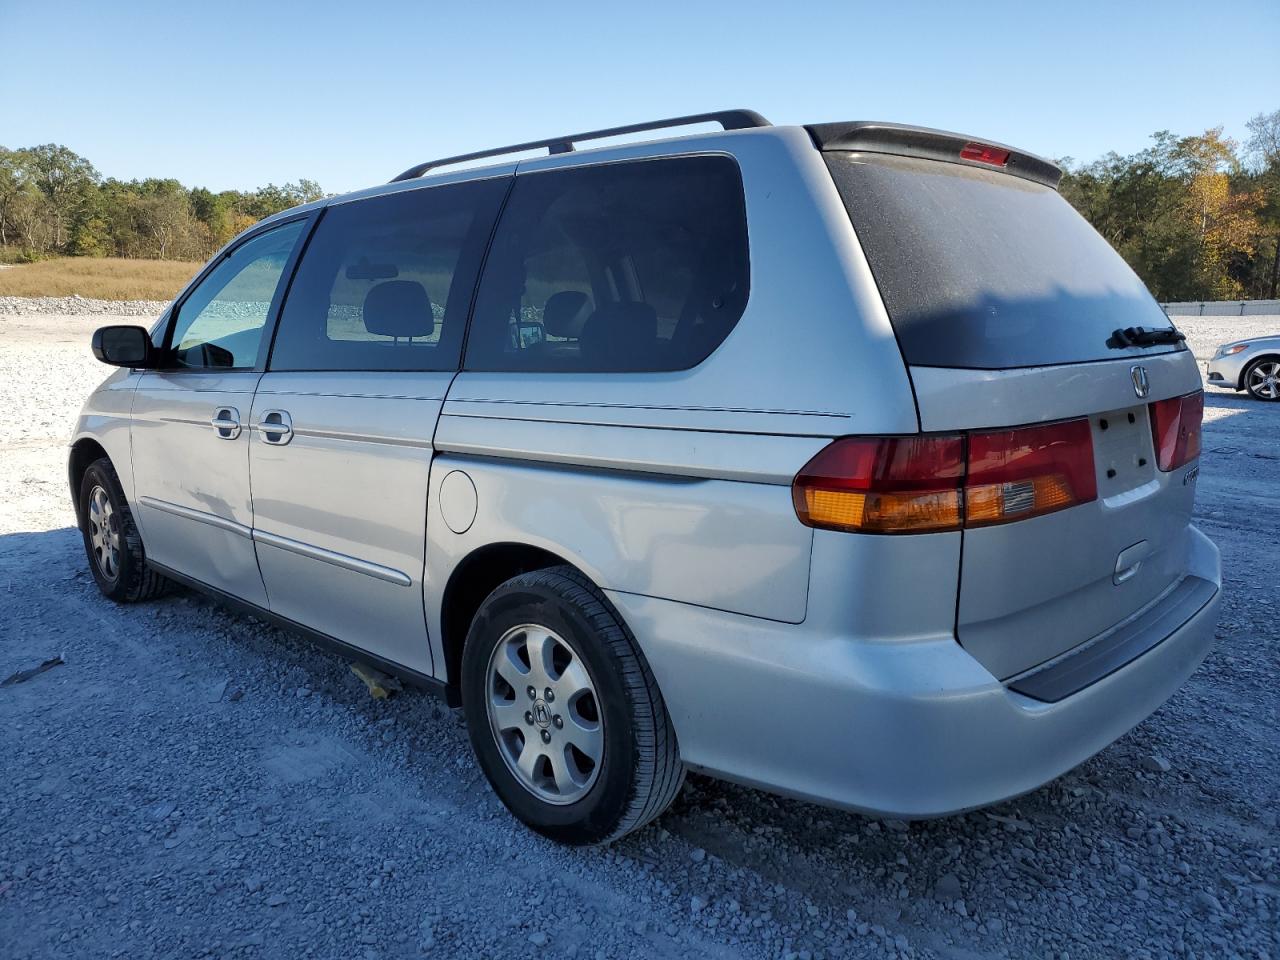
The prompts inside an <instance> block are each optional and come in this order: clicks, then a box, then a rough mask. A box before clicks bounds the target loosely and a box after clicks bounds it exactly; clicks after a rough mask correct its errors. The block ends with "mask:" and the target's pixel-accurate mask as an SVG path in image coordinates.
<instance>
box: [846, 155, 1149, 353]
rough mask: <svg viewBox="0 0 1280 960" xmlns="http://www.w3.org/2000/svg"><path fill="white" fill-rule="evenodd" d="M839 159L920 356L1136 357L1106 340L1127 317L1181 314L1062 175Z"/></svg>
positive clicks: (870, 256)
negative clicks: (1095, 223) (1054, 178)
mask: <svg viewBox="0 0 1280 960" xmlns="http://www.w3.org/2000/svg"><path fill="white" fill-rule="evenodd" d="M827 163H828V165H829V166H830V169H831V173H832V175H833V177H834V178H835V181H836V186H837V187H838V188H839V189H840V193H841V195H842V196H843V198H844V202H845V205H846V206H847V207H848V208H849V214H850V217H851V218H852V220H853V226H854V229H855V231H856V232H857V234H858V238H859V240H860V241H861V242H862V247H863V249H864V250H865V251H866V254H867V260H868V262H869V263H870V265H871V271H872V273H873V274H874V275H875V278H876V283H877V284H878V285H879V287H880V293H881V295H882V296H883V298H884V303H885V307H886V308H887V310H888V311H889V318H890V320H891V321H892V322H893V327H894V330H895V331H896V332H897V335H898V341H899V343H901V345H902V351H903V353H904V355H905V356H906V359H907V362H908V363H913V364H920V365H923V366H943V367H976V368H1000V367H1028V366H1038V365H1041V364H1054V363H1075V362H1080V361H1085V360H1103V359H1114V358H1116V357H1123V356H1126V353H1125V352H1122V351H1119V350H1112V349H1109V348H1108V346H1107V340H1108V338H1110V336H1111V333H1112V331H1114V330H1115V329H1116V328H1118V327H1134V326H1141V327H1148V328H1153V327H1159V328H1167V327H1168V326H1169V318H1168V317H1166V316H1165V314H1164V311H1163V310H1161V309H1160V306H1159V305H1158V304H1157V303H1156V302H1155V300H1153V299H1152V298H1151V295H1150V294H1149V293H1148V292H1147V289H1146V287H1144V286H1143V285H1142V281H1141V280H1139V279H1138V277H1137V275H1136V274H1134V272H1133V271H1132V270H1130V269H1129V266H1128V264H1126V263H1125V262H1124V260H1123V259H1122V258H1121V257H1120V255H1119V254H1117V253H1116V252H1115V251H1114V250H1112V249H1111V247H1110V246H1109V245H1108V244H1107V242H1106V241H1105V240H1103V239H1102V237H1100V236H1099V235H1098V234H1097V232H1096V231H1095V230H1094V229H1093V227H1091V226H1089V224H1088V223H1087V222H1086V221H1085V219H1084V218H1083V217H1081V216H1080V215H1079V214H1078V213H1076V211H1075V210H1074V209H1072V207H1071V205H1070V204H1069V203H1067V201H1065V200H1064V199H1062V197H1061V196H1059V195H1058V193H1057V191H1056V190H1053V189H1052V188H1050V187H1046V186H1043V185H1042V184H1039V183H1033V182H1031V181H1029V180H1023V179H1020V178H1018V177H1014V176H1010V175H1009V174H1006V173H1000V172H997V171H994V170H991V171H987V170H981V169H975V168H970V167H964V166H961V165H959V164H955V163H944V162H941V161H937V160H917V159H909V158H905V157H889V156H882V155H876V154H839V153H834V154H827ZM1170 349H1172V348H1170V347H1167V346H1166V347H1160V348H1157V352H1163V351H1168V350H1170ZM1128 352H1129V353H1135V352H1144V351H1133V350H1131V351H1128ZM1145 352H1152V351H1150V350H1148V351H1145Z"/></svg>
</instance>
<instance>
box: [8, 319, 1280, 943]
mask: <svg viewBox="0 0 1280 960" xmlns="http://www.w3.org/2000/svg"><path fill="white" fill-rule="evenodd" d="M112 309H113V310H114V313H115V314H116V315H117V316H126V315H127V316H133V317H138V316H147V315H155V313H156V312H158V305H142V306H137V307H132V306H131V307H129V308H127V309H121V308H120V307H119V306H118V305H117V306H115V307H114V308H112ZM113 319H115V318H114V317H113V316H111V315H109V314H107V313H106V311H105V310H97V309H94V306H93V305H92V304H87V303H84V302H82V303H78V304H77V303H75V302H72V301H29V302H27V303H26V304H25V306H24V305H23V304H22V303H14V302H0V397H2V398H3V404H2V405H0V450H2V451H3V459H2V461H0V462H2V463H3V469H2V470H0V503H2V504H3V505H4V506H3V507H0V677H4V676H8V675H9V674H10V673H11V672H13V671H15V670H18V669H22V668H26V667H30V666H33V665H34V664H37V663H39V662H41V661H43V660H45V659H46V658H49V657H52V656H54V655H56V654H61V655H62V656H63V657H64V658H65V660H66V663H65V664H64V665H61V666H55V667H53V668H52V669H50V670H48V671H47V672H45V673H42V674H40V675H39V676H36V677H35V678H33V679H31V680H30V681H28V682H25V683H21V684H16V685H11V686H7V687H0V730H3V731H4V734H3V736H0V782H3V784H4V785H5V788H4V789H3V790H2V791H0V957H5V958H13V960H18V958H24V957H50V956H55V955H57V956H75V957H129V958H149V957H176V956H183V957H335V958H336V957H341V958H349V957H369V958H375V957H376V958H409V957H421V956H426V955H429V956H439V957H466V956H486V957H490V956H492V957H531V956H547V957H569V956H579V957H634V956H656V957H699V958H701V957H713V958H718V957H725V958H727V957H750V958H765V957H770V958H776V957H785V956H796V957H811V958H817V957H885V956H907V957H948V958H966V960H973V958H986V957H1055V958H1066V957H1070V958H1082V957H1115V956H1126V957H1161V956H1197V957H1234V956H1240V957H1271V956H1276V955H1280V924H1278V923H1277V919H1276V918H1277V916H1278V915H1280V867H1278V865H1277V857H1278V856H1280V829H1278V828H1277V819H1276V813H1277V809H1278V807H1277V801H1280V735H1278V734H1277V721H1278V720H1280V716H1278V706H1280V694H1277V684H1276V677H1275V673H1276V665H1277V663H1278V662H1280V627H1278V626H1277V624H1280V609H1277V605H1278V603H1280V597H1278V596H1277V594H1278V592H1280V591H1278V590H1277V585H1278V584H1277V576H1276V572H1275V571H1276V565H1275V559H1274V557H1275V544H1276V542H1277V538H1278V537H1280V483H1278V482H1277V480H1278V479H1280V477H1278V472H1280V405H1275V406H1269V405H1264V404H1261V403H1255V402H1251V401H1249V400H1246V399H1241V398H1238V397H1237V396H1235V395H1232V394H1229V393H1222V392H1218V391H1212V392H1210V394H1209V398H1208V405H1207V410H1206V417H1207V424H1206V430H1205V453H1204V459H1203V470H1202V474H1201V479H1200V488H1199V509H1198V522H1199V523H1200V524H1201V526H1202V527H1203V528H1204V529H1205V530H1206V532H1208V533H1209V535H1210V536H1212V537H1213V538H1214V539H1215V540H1216V541H1217V543H1218V544H1219V546H1220V547H1221V548H1222V553H1223V561H1224V578H1225V581H1226V595H1225V599H1224V605H1223V609H1222V622H1221V625H1220V627H1219V630H1218V645H1217V647H1216V648H1215V650H1214V651H1213V652H1212V653H1211V654H1210V656H1209V658H1208V660H1207V661H1206V662H1205V664H1204V666H1203V667H1202V668H1201V669H1200V670H1199V672H1198V673H1197V674H1196V675H1195V676H1194V677H1193V678H1192V679H1191V680H1190V682H1188V683H1187V685H1186V686H1185V687H1184V688H1183V689H1182V690H1181V691H1180V692H1179V693H1178V694H1176V695H1175V696H1174V697H1173V699H1172V700H1171V701H1170V702H1169V703H1168V704H1167V705H1166V706H1165V707H1163V708H1162V709H1161V710H1160V711H1159V712H1157V713H1156V714H1155V715H1154V716H1153V717H1152V718H1151V719H1150V720H1148V721H1147V722H1146V723H1144V724H1142V725H1141V726H1140V727H1139V728H1138V729H1136V730H1135V731H1133V732H1132V733H1130V734H1129V735H1128V736H1126V737H1124V738H1123V739H1121V740H1120V741H1119V742H1118V743H1116V744H1115V745H1114V746H1112V747H1110V748H1109V749H1107V750H1105V751H1103V753H1102V754H1101V755H1099V756H1098V757H1096V758H1094V759H1093V760H1091V761H1089V762H1088V763H1086V764H1084V765H1083V766H1082V767H1080V768H1079V769H1077V770H1075V771H1073V772H1071V773H1069V774H1068V775H1066V776H1065V777H1063V778H1061V779H1060V780H1058V781H1056V782H1055V783H1052V784H1050V785H1049V786H1047V787H1044V788H1043V789H1041V790H1038V791H1036V792H1035V793H1032V794H1030V795H1028V796H1026V797H1023V798H1021V799H1019V800H1017V801H1013V802H1010V803H1005V804H1002V805H1000V806H998V807H995V808H992V809H989V810H986V811H979V812H976V813H972V814H969V815H966V816H962V817H954V818H950V819H946V820H941V821H932V822H926V823H912V824H905V823H899V822H893V821H877V820H872V819H868V818H865V817H860V816H855V815H851V814H845V813H840V812H835V811H831V810H825V809H822V808H819V807H816V806H811V805H808V804H804V803H799V802H795V801H789V800H781V799H777V798H775V797H772V796H769V795H767V794H764V793H760V792H757V791H754V790H750V789H746V788H742V787H736V786H730V785H725V784H721V783H716V782H713V781H710V780H706V779H703V778H699V777H692V778H691V779H690V783H689V785H688V786H687V787H686V788H685V791H684V793H683V794H682V795H681V797H680V798H679V799H678V800H677V801H676V804H675V806H674V807H673V808H672V810H671V811H670V812H669V813H668V814H667V815H666V816H665V817H663V818H662V819H661V820H660V821H658V823H657V824H656V825H654V826H652V827H650V828H648V829H646V830H644V831H641V832H640V833H639V834H636V835H633V836H632V837H629V838H627V839H625V840H624V841H622V842H620V843H618V844H615V845H614V846H613V847H611V848H608V849H590V850H568V849H562V848H558V847H556V846H555V845H553V844H551V843H549V842H546V841H543V840H541V839H539V838H537V837H535V836H533V835H531V834H529V833H527V832H526V831H524V830H523V829H522V828H520V827H519V826H518V825H517V824H516V823H515V822H514V821H513V820H512V819H511V818H510V817H509V816H508V815H507V814H506V812H505V811H504V810H503V809H502V807H501V806H500V804H499V803H498V802H497V800H496V799H495V798H494V797H493V795H492V794H491V792H490V791H489V789H488V787H487V785H486V784H485V783H484V781H483V779H482V778H481V775H480V773H479V772H478V770H477V768H476V767H475V765H474V764H473V763H472V760H471V757H470V752H469V747H468V744H467V740H466V736H465V731H464V730H463V727H462V722H461V718H460V716H459V715H457V714H455V713H453V712H451V711H449V710H447V709H445V708H444V707H443V706H442V705H441V704H439V703H438V702H436V701H434V700H432V699H430V698H429V697H427V696H425V695H420V694H414V693H409V694H403V695H401V696H399V697H397V698H395V699H393V700H390V701H375V700H373V699H371V698H370V697H369V695H368V694H367V692H366V691H365V688H364V687H363V685H362V684H361V683H360V681H359V680H357V679H356V678H355V677H354V676H353V675H352V674H351V673H350V672H349V671H348V670H347V668H346V665H345V663H344V662H343V661H342V660H340V659H339V658H336V657H333V656H330V655H328V654H324V653H321V652H319V651H318V650H316V649H315V648H313V647H311V646H310V645H308V644H307V643H306V642H303V641H300V640H298V639H296V638H294V637H292V636H290V635H287V634H285V633H282V632H280V631H277V630H275V629H273V628H270V627H267V626H264V625H263V624H261V623H258V622H256V621H254V620H251V619H247V618H244V617H240V616H235V615H231V614H228V613H225V612H222V611H221V610H219V609H218V608H216V607H214V606H212V605H211V604H210V603H209V602H207V601H206V600H204V599H202V598H200V597H198V596H195V595H193V594H187V593H181V592H179V593H175V594H173V595H171V596H169V597H167V598H165V599H163V600H161V601H158V602H156V603H152V604H146V605H140V606H134V607H117V606H114V605H112V604H110V603H107V602H106V601H104V600H102V599H101V598H100V597H99V596H98V594H97V592H96V590H95V589H94V585H93V581H92V579H91V578H90V577H89V575H88V573H87V571H86V569H85V561H84V557H83V555H82V552H81V547H80V544H79V541H78V537H77V534H76V533H75V531H74V529H73V526H72V524H73V519H72V514H71V509H70V504H69V503H68V496H67V490H66V483H65V479H64V477H65V468H64V461H65V448H64V445H65V443H66V440H67V433H68V431H69V429H70V426H71V424H72V420H73V417H74V414H75V412H76V410H77V408H78V407H79V405H80V403H81V402H82V400H83V398H84V396H85V395H86V394H87V393H88V392H89V390H90V389H91V388H92V387H93V385H94V384H95V383H96V382H98V381H99V380H100V379H102V377H103V375H104V372H105V371H104V369H103V368H102V367H101V366H99V365H97V364H96V363H95V362H94V361H93V360H92V358H91V357H90V356H89V352H88V347H87V339H88V334H89V332H90V331H91V330H92V329H93V327H94V326H96V325H99V324H101V323H103V322H111V321H112V320H113ZM122 322H130V321H128V320H123V321H122ZM135 322H136V321H135ZM1180 322H1181V325H1182V326H1183V328H1184V329H1185V330H1186V331H1187V332H1188V334H1189V335H1190V337H1191V341H1192V344H1193V348H1194V349H1195V350H1196V352H1197V354H1198V355H1200V356H1202V357H1205V356H1207V355H1208V353H1209V352H1211V351H1212V348H1213V346H1214V345H1215V344H1216V343H1218V342H1220V341H1224V340H1228V339H1235V338H1238V337H1241V336H1248V335H1251V334H1257V333H1263V332H1270V331H1273V330H1275V329H1280V318H1273V319H1270V320H1269V319H1267V318H1256V317H1255V318H1244V319H1243V320H1241V319H1239V318H1205V319H1203V320H1199V319H1189V320H1186V321H1180Z"/></svg>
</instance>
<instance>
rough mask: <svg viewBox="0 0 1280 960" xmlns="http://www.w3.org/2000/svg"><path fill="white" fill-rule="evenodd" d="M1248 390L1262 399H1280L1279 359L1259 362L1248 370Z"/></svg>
mask: <svg viewBox="0 0 1280 960" xmlns="http://www.w3.org/2000/svg"><path fill="white" fill-rule="evenodd" d="M1245 386H1247V387H1248V388H1249V392H1250V393H1252V394H1253V395H1254V396H1255V397H1260V398H1262V399H1264V400H1280V361H1277V360H1271V361H1268V362H1266V363H1259V364H1257V365H1256V366H1255V367H1253V368H1252V369H1251V370H1250V371H1249V382H1248V383H1247V384H1245Z"/></svg>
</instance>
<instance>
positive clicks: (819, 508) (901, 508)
mask: <svg viewBox="0 0 1280 960" xmlns="http://www.w3.org/2000/svg"><path fill="white" fill-rule="evenodd" d="M791 493H792V500H793V501H794V503H795V508H796V515H797V516H798V517H799V518H800V521H801V522H802V523H804V524H806V525H808V526H811V527H821V528H825V529H829V530H846V531H853V532H860V533H927V532H932V531H939V530H959V529H960V528H961V527H963V526H970V527H976V526H987V525H990V524H996V523H1008V522H1010V521H1013V520H1024V519H1026V518H1028V517H1034V516H1039V515H1041V514H1045V513H1052V512H1053V511H1055V510H1062V509H1065V508H1066V507H1071V506H1075V505H1076V504H1080V503H1088V502H1089V501H1091V500H1095V499H1097V496H1098V489H1097V480H1096V478H1095V475H1094V467H1093V437H1092V434H1091V432H1090V428H1089V421H1088V420H1069V421H1066V422H1064V423H1055V424H1049V425H1046V426H1037V427H1022V428H1019V429H1016V430H998V431H993V432H988V433H974V434H970V435H968V436H919V437H847V438H845V439H843V440H836V441H834V442H833V443H831V444H830V445H828V446H827V447H824V448H823V449H822V450H820V451H819V452H818V454H817V456H815V457H814V458H813V459H812V460H810V461H809V462H808V463H807V464H806V465H805V467H804V469H802V470H801V471H800V473H799V474H797V475H796V478H795V481H794V483H793V484H792V487H791Z"/></svg>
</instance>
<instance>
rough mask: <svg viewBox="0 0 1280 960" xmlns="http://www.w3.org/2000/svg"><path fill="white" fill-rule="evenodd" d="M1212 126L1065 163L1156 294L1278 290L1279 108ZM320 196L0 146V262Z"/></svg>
mask: <svg viewBox="0 0 1280 960" xmlns="http://www.w3.org/2000/svg"><path fill="white" fill-rule="evenodd" d="M1248 131H1249V137H1248V139H1247V141H1246V142H1245V143H1244V144H1243V145H1241V144H1238V143H1237V142H1236V141H1234V140H1232V139H1230V138H1228V137H1225V136H1223V132H1222V128H1221V127H1217V128H1214V129H1211V130H1206V131H1205V132H1204V133H1202V134H1198V135H1194V136H1186V137H1179V136H1176V135H1174V134H1172V133H1170V132H1169V131H1167V130H1164V131H1160V132H1159V133H1156V134H1153V135H1152V138H1151V139H1152V143H1151V146H1149V147H1147V148H1146V149H1145V150H1141V151H1139V152H1137V153H1135V154H1132V155H1130V156H1121V155H1120V154H1117V153H1114V152H1113V153H1109V154H1107V155H1106V156H1104V157H1102V158H1100V159H1098V160H1095V161H1093V162H1092V163H1088V164H1080V163H1077V162H1075V161H1074V160H1073V159H1072V158H1070V157H1068V158H1066V159H1064V160H1059V161H1058V162H1059V164H1060V165H1061V166H1062V167H1063V169H1064V171H1065V172H1064V175H1063V178H1062V183H1061V185H1060V190H1061V192H1062V195H1063V196H1064V197H1065V198H1066V199H1067V200H1068V201H1070V202H1071V203H1072V204H1073V205H1074V206H1075V208H1076V209H1077V210H1079V211H1080V213H1081V214H1083V215H1084V216H1085V217H1086V218H1087V219H1088V220H1089V222H1090V223H1092V224H1093V226H1094V227H1095V228H1096V229H1097V230H1098V231H1099V232H1100V233H1101V234H1102V235H1103V236H1104V237H1106V239H1107V240H1108V241H1109V242H1110V243H1111V245H1112V246H1114V247H1115V248H1116V249H1117V250H1118V251H1119V252H1120V254H1121V255H1122V256H1123V257H1124V258H1125V259H1126V260H1127V261H1128V262H1129V264H1130V265H1131V266H1132V267H1133V268H1134V270H1135V271H1136V272H1137V273H1138V275H1139V276H1140V277H1142V279H1143V281H1144V282H1145V283H1146V284H1147V286H1148V287H1149V288H1150V289H1151V292H1152V293H1153V294H1154V295H1155V296H1156V298H1157V299H1159V300H1163V301H1169V300H1234V299H1246V298H1247V299H1258V298H1274V297H1276V296H1277V291H1278V285H1280V110H1277V111H1275V112H1273V113H1269V114H1259V115H1258V116H1256V117H1254V118H1253V119H1252V120H1250V121H1249V123H1248ZM322 196H324V194H323V191H321V189H320V187H319V185H317V184H316V183H314V182H313V181H311V180H299V181H298V182H297V183H286V184H285V185H284V186H282V187H277V186H275V185H273V184H268V185H267V186H265V187H262V188H261V189H258V190H251V191H247V192H245V191H239V190H224V191H222V192H221V193H214V192H212V191H210V190H207V189H205V188H204V187H196V188H194V189H187V188H186V187H184V186H183V185H182V184H180V183H179V182H178V181H177V180H156V179H151V180H130V181H123V180H116V179H112V178H106V179H104V178H103V177H101V176H100V175H99V174H98V171H97V170H95V169H94V167H93V164H91V163H90V162H89V161H88V160H86V159H85V158H84V157H81V156H79V155H78V154H76V153H74V152H72V151H71V150H69V149H67V148H66V147H63V146H59V145H56V144H44V145H42V146H37V147H27V148H24V149H20V150H6V149H4V148H3V147H0V260H30V259H39V258H41V257H46V256H53V255H64V256H98V257H101V256H117V257H140V258H157V259H171V260H204V259H207V258H208V257H209V256H210V255H211V254H212V253H213V252H214V251H215V250H217V249H218V248H219V247H220V246H222V244H224V243H225V242H226V241H227V240H229V239H230V238H231V237H233V236H235V235H236V234H237V233H239V232H240V231H241V230H243V229H244V228H245V227H247V226H250V225H251V224H253V223H255V222H257V221H258V220H260V219H262V218H263V217H266V216H270V215H271V214H273V213H276V212H278V211H280V210H284V209H287V208H288V207H291V206H294V205H295V204H299V203H306V202H308V201H311V200H318V199H320V198H321V197H322Z"/></svg>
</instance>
